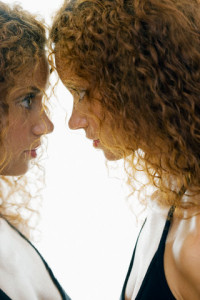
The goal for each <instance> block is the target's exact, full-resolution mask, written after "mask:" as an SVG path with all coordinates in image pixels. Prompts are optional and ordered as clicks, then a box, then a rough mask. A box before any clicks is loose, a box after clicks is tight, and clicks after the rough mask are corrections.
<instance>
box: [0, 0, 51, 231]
mask: <svg viewBox="0 0 200 300" xmlns="http://www.w3.org/2000/svg"><path fill="white" fill-rule="evenodd" d="M45 43H46V30H45V26H44V25H43V23H42V22H41V21H39V20H37V18H36V17H35V16H33V15H31V14H30V13H28V12H26V11H24V10H22V8H21V7H20V6H17V5H14V6H9V5H7V4H5V3H3V2H0V88H1V86H2V87H3V91H4V93H3V96H2V97H1V95H0V147H1V152H2V151H3V150H2V149H4V145H3V139H4V136H5V133H6V129H7V127H8V124H7V127H5V123H3V122H2V118H4V119H5V117H6V116H8V114H9V104H8V103H7V94H8V93H9V90H10V88H13V87H15V79H16V77H17V75H18V74H20V73H23V71H24V70H26V69H27V66H29V65H30V63H32V64H31V65H35V66H36V65H37V64H38V63H39V60H40V59H41V57H42V56H44V55H45ZM33 63H34V64H33ZM7 123H8V122H7ZM8 162H9V154H8V153H6V151H5V149H4V157H3V158H2V159H1V160H0V173H1V174H2V172H1V171H2V170H3V169H4V168H5V166H6V165H7V163H8ZM38 173H39V174H40V172H38V171H37V174H38ZM40 175H41V176H43V174H42V173H41V174H40ZM29 176H30V175H29ZM35 176H37V175H35ZM36 178H38V176H37V177H34V179H31V178H30V180H29V179H28V178H26V176H21V177H18V178H16V177H6V176H1V177H0V215H1V216H2V217H4V218H5V219H7V220H8V221H10V222H11V223H12V224H13V225H14V226H16V227H17V228H18V229H20V230H21V231H23V232H24V233H25V234H26V235H27V236H29V233H30V232H29V229H30V228H31V226H33V223H31V217H33V215H34V212H36V213H37V211H36V205H35V204H36V202H37V201H36V198H37V197H36V195H34V196H33V194H34V193H35V192H38V189H39V188H40V180H41V178H40V180H38V183H37V180H36ZM29 181H31V182H30V185H28V183H29Z"/></svg>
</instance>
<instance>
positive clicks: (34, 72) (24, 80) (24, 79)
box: [14, 56, 49, 90]
mask: <svg viewBox="0 0 200 300" xmlns="http://www.w3.org/2000/svg"><path fill="white" fill-rule="evenodd" d="M48 79H49V66H48V62H47V59H46V57H45V56H43V57H41V58H40V59H39V60H38V62H36V63H33V62H31V61H30V64H29V65H27V67H26V68H24V69H23V71H22V72H21V73H20V74H18V76H16V78H15V79H14V81H15V82H14V84H15V85H16V86H19V87H20V86H21V87H28V86H35V87H37V88H38V89H40V90H43V89H46V87H47V83H48Z"/></svg>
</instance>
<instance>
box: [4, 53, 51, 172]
mask: <svg viewBox="0 0 200 300" xmlns="http://www.w3.org/2000/svg"><path fill="white" fill-rule="evenodd" d="M34 67H35V66H33V65H32V64H31V63H30V65H29V67H28V68H27V69H26V70H25V71H24V72H22V73H21V74H18V75H17V76H16V78H15V84H14V86H13V87H12V88H11V89H9V92H7V103H8V105H9V114H8V124H9V125H8V128H7V130H6V133H5V136H4V137H3V145H4V148H2V149H0V162H2V161H3V160H4V159H5V149H6V154H7V155H8V157H9V159H8V163H7V164H6V166H5V167H4V168H3V169H2V168H1V170H0V174H1V175H10V176H16V175H22V174H24V173H26V171H27V170H28V167H29V162H30V160H31V159H32V158H35V157H36V149H37V148H38V147H39V146H40V145H41V137H42V136H43V135H44V134H47V133H50V132H52V131H53V124H52V122H51V121H50V120H49V118H48V117H47V115H46V113H45V111H44V109H43V104H42V99H43V93H44V91H45V90H46V89H47V85H48V79H49V68H48V64H47V60H46V58H44V57H43V58H41V59H40V62H39V64H38V65H37V67H36V68H34ZM0 91H1V92H2V93H1V96H2V97H3V96H5V94H6V88H5V84H1V86H0ZM3 121H4V122H6V121H7V120H6V119H4V120H3Z"/></svg>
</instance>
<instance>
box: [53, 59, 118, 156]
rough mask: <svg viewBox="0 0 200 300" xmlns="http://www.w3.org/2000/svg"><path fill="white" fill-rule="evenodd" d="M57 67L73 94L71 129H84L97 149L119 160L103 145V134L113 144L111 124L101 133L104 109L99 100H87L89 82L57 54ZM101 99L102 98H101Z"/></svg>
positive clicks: (96, 96) (64, 82)
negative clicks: (92, 101)
mask: <svg viewBox="0 0 200 300" xmlns="http://www.w3.org/2000/svg"><path fill="white" fill-rule="evenodd" d="M56 67H57V71H58V75H59V77H60V79H61V81H62V83H63V84H64V85H65V87H66V88H67V89H68V90H69V91H70V93H71V94H72V96H73V101H74V102H73V110H72V114H71V117H70V119H69V123H68V124H69V128H70V129H84V130H85V133H86V137H87V138H88V139H90V140H92V141H93V146H94V147H95V148H96V149H101V150H102V151H103V152H104V155H105V157H106V158H107V159H108V160H117V159H119V157H117V156H116V155H114V154H113V153H112V152H111V151H109V149H107V148H106V147H105V146H103V144H102V142H101V136H103V138H104V140H106V144H109V145H110V146H112V138H111V133H110V134H109V128H110V127H109V125H108V126H106V124H105V122H106V121H104V124H103V125H104V126H103V127H102V128H101V134H100V122H99V120H102V109H101V106H100V103H99V101H95V100H94V103H92V106H91V105H90V103H89V101H87V99H86V98H87V91H88V90H89V88H90V87H89V83H88V82H87V81H86V80H84V79H83V78H80V77H78V76H77V75H76V74H74V72H73V70H70V68H68V67H67V66H66V67H65V66H64V65H63V63H62V61H61V59H59V57H58V56H56ZM95 98H96V99H98V93H96V94H95ZM99 100H100V99H99Z"/></svg>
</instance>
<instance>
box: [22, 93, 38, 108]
mask: <svg viewBox="0 0 200 300" xmlns="http://www.w3.org/2000/svg"><path fill="white" fill-rule="evenodd" d="M34 98H35V95H34V94H33V93H31V94H28V95H26V96H25V97H23V98H22V99H21V100H20V101H19V105H20V106H22V107H24V108H26V109H31V106H32V103H33V99H34Z"/></svg>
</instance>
